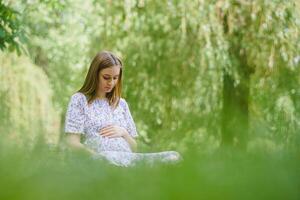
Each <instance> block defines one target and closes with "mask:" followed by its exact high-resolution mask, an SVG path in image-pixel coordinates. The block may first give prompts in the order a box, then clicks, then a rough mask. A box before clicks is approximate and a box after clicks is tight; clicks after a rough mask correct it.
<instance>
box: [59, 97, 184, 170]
mask: <svg viewBox="0 0 300 200" xmlns="http://www.w3.org/2000/svg"><path fill="white" fill-rule="evenodd" d="M113 124H114V125H118V126H121V127H124V128H125V129H126V130H127V131H128V133H129V134H130V135H131V136H132V137H133V138H135V137H137V136H138V133H137V131H136V126H135V123H134V121H133V118H132V116H131V113H130V110H129V107H128V104H127V102H126V101H125V99H123V98H121V99H120V102H119V105H118V106H117V108H116V109H114V110H113V109H112V108H111V106H110V105H109V103H108V102H107V100H104V99H96V100H95V101H93V103H92V104H90V105H88V103H87V98H86V97H85V95H84V94H82V93H80V92H77V93H75V94H73V95H72V97H71V99H70V102H69V104H68V109H67V113H66V120H65V132H66V133H75V134H83V135H84V142H83V144H84V145H85V146H86V147H88V148H90V149H92V150H94V151H95V152H96V155H94V156H93V157H94V158H100V159H105V160H108V161H109V162H110V163H111V164H115V165H118V166H132V165H135V164H136V163H137V162H138V161H145V162H146V163H149V164H153V163H155V162H156V161H158V162H165V163H176V162H178V161H179V160H181V159H182V158H181V156H180V154H179V153H178V152H176V151H163V152H156V153H135V152H132V150H131V148H130V145H129V144H128V143H127V141H126V140H125V139H124V138H123V137H116V138H108V137H103V136H101V135H100V134H99V132H100V130H101V129H102V128H104V127H106V126H108V125H113Z"/></svg>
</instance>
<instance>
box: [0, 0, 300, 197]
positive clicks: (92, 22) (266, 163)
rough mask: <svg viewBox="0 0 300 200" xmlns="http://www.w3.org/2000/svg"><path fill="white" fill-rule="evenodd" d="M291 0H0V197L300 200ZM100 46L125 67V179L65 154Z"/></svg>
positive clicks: (299, 94) (299, 40)
mask: <svg viewBox="0 0 300 200" xmlns="http://www.w3.org/2000/svg"><path fill="white" fill-rule="evenodd" d="M299 31H300V3H299V1H297V0H288V1H281V0H253V1H247V0H212V1H208V0H206V1H205V0H198V1H196V0H195V1H184V0H168V1H167V0H162V1H154V0H123V1H113V0H93V1H92V0H87V1H86V0H74V1H71V0H64V1H61V0H20V1H16V0H0V49H1V51H0V117H1V118H0V119H1V120H0V133H1V140H0V141H1V142H0V145H1V146H0V150H1V151H0V177H2V178H0V179H1V181H0V186H1V190H0V198H1V199H53V198H60V199H66V198H67V199H83V198H87V199H117V198H118V199H141V198H145V199H186V198H187V199H200V198H203V199H254V198H255V199H283V198H284V199H300V181H299V180H300V172H299V169H300V168H299V167H300V165H299V163H300V160H299V159H300V156H299V153H300V148H299V147H300V87H299V85H300V32H299ZM101 50H110V51H113V52H115V53H116V54H117V55H118V56H120V57H121V58H122V59H123V61H124V65H125V68H124V79H123V94H122V96H123V97H124V98H125V99H126V100H127V102H128V104H129V106H130V110H131V113H132V115H133V118H134V120H135V122H136V125H137V129H138V133H139V135H140V137H139V139H138V144H139V151H141V152H156V151H164V150H176V151H178V152H180V153H181V154H182V155H183V158H184V161H182V162H181V163H180V164H177V165H161V164H158V165H157V167H149V166H147V165H142V164H141V165H139V166H137V167H134V168H130V169H127V168H126V169H121V168H118V167H113V166H110V165H107V164H106V163H102V162H101V161H97V160H91V159H90V158H88V157H87V156H86V155H84V154H81V153H79V152H78V153H77V154H74V153H70V152H68V151H67V150H66V149H65V148H64V145H63V141H64V140H63V139H64V132H63V129H64V118H65V112H66V108H67V105H68V102H69V100H70V96H71V95H72V94H73V93H74V92H75V91H76V90H78V89H79V88H80V87H81V85H82V84H83V81H84V78H85V75H86V73H87V70H88V68H89V64H90V63H91V60H92V58H93V57H94V56H95V54H96V53H97V52H99V51H101Z"/></svg>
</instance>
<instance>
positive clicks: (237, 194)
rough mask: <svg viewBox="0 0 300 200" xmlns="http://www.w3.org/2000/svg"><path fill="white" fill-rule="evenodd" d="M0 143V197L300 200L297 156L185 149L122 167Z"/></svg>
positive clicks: (52, 150)
mask: <svg viewBox="0 0 300 200" xmlns="http://www.w3.org/2000/svg"><path fill="white" fill-rule="evenodd" d="M4 146H5V145H1V157H0V177H1V179H0V187H1V190H0V199H22V200H26V199H30V200H32V199H39V200H40V199H73V200H75V199H130V200H132V199H295V200H296V199H300V190H299V189H300V168H299V166H300V159H299V155H295V154H292V153H281V154H278V153H277V154H276V155H275V154H262V153H260V154H250V153H243V152H237V151H233V150H229V149H227V150H225V149H219V151H217V152H215V153H212V154H210V155H207V154H206V155H203V154H201V153H199V152H195V151H193V150H192V149H190V151H189V152H187V153H185V154H184V155H183V157H184V160H183V161H182V162H180V163H179V164H172V165H171V164H169V165H167V164H157V165H155V166H152V167H151V166H147V165H145V164H142V163H141V164H139V165H137V166H135V167H130V168H122V167H116V166H112V165H110V164H108V163H104V162H103V161H100V160H93V159H90V158H89V157H87V156H86V155H84V154H80V153H76V154H75V153H70V152H65V151H62V150H61V149H60V148H56V147H54V148H48V147H46V146H43V145H39V146H37V147H36V148H34V149H33V150H30V151H26V149H23V148H17V147H16V146H7V145H6V146H5V148H4Z"/></svg>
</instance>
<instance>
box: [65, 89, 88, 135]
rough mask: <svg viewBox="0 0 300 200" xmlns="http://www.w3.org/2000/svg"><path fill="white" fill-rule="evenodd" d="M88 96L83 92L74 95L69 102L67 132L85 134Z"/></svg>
mask: <svg viewBox="0 0 300 200" xmlns="http://www.w3.org/2000/svg"><path fill="white" fill-rule="evenodd" d="M85 103H86V98H85V96H84V94H82V93H79V92H77V93H75V94H73V95H72V97H71V99H70V102H69V104H68V109H67V112H66V120H65V133H76V134H84V132H83V129H84V121H85V115H84V111H85V109H84V108H85Z"/></svg>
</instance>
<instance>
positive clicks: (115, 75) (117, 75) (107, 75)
mask: <svg viewBox="0 0 300 200" xmlns="http://www.w3.org/2000/svg"><path fill="white" fill-rule="evenodd" d="M103 76H111V75H110V74H103ZM116 76H119V75H115V77H116Z"/></svg>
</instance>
